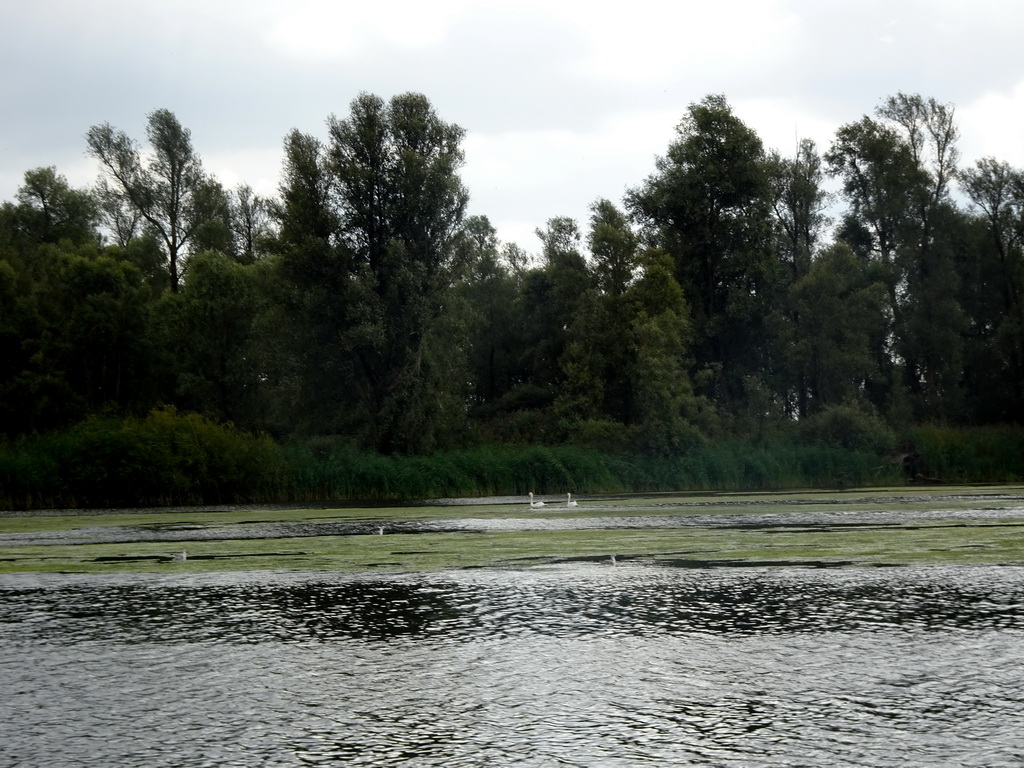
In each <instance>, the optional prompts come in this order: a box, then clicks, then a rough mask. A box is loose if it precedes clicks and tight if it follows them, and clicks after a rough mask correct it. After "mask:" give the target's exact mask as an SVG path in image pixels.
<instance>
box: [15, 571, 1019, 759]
mask: <svg viewBox="0 0 1024 768" xmlns="http://www.w3.org/2000/svg"><path fill="white" fill-rule="evenodd" d="M0 691H2V693H0V765H2V766H105V767H106V766H475V767H477V766H478V767H479V768H485V767H486V768H495V767H501V766H537V767H538V768H540V767H547V766H588V767H593V766H608V767H612V766H615V767H619V766H621V767H622V768H628V767H631V766H689V765H694V766H814V767H819V766H866V767H867V766H870V767H871V768H881V767H883V766H1013V765H1021V764H1024V569H1021V568H1015V567H955V568H953V567H929V568H913V569H910V568H889V569H831V570H820V569H814V570H809V569H760V568H756V569H743V570H693V569H673V568H662V567H641V566H632V565H618V566H612V565H598V564H591V565H573V566H558V567H549V568H538V569H534V570H525V571H522V570H521V571H491V570H488V571H468V572H467V571H462V572H451V573H445V574H429V575H402V576H388V577H381V576H339V575H323V574H288V573H271V574H227V575H222V574H217V575H188V576H185V575H182V576H157V575H150V576H118V577H101V576H66V575H65V576H44V575H37V574H20V575H9V576H2V577H0Z"/></svg>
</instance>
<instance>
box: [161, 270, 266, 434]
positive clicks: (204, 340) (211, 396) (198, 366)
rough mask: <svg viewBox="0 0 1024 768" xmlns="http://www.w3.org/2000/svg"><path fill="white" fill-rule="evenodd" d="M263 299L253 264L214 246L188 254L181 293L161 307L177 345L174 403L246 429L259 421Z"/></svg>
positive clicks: (260, 415)
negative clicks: (259, 327)
mask: <svg viewBox="0 0 1024 768" xmlns="http://www.w3.org/2000/svg"><path fill="white" fill-rule="evenodd" d="M262 300H263V294H262V291H261V287H260V281H259V276H258V274H257V267H256V266H243V265H241V264H239V263H238V262H236V261H235V260H233V259H231V258H230V257H229V256H227V255H225V254H224V253H222V252H219V251H203V252H201V253H198V254H196V255H195V256H194V257H193V259H192V264H191V267H190V268H189V272H188V275H187V276H186V278H185V283H184V285H183V287H182V290H181V292H180V293H179V294H177V295H176V296H174V297H173V298H171V297H168V298H165V300H164V307H163V308H162V309H163V315H164V322H165V323H167V324H169V325H170V326H171V328H169V329H168V333H167V336H168V337H169V338H170V339H171V340H172V342H173V343H174V346H175V347H176V353H175V358H176V362H175V366H174V367H175V371H176V374H177V376H176V378H177V400H178V405H179V406H183V407H185V408H186V409H188V410H190V411H197V412H199V413H202V414H204V415H205V416H208V417H209V418H212V419H216V420H218V421H229V422H232V423H234V424H236V425H238V426H240V427H243V428H246V429H252V428H257V427H261V426H262V425H263V423H264V419H263V414H262V412H261V409H262V405H263V398H262V392H261V385H262V374H263V371H262V370H261V368H260V355H259V353H258V352H257V350H256V349H255V344H256V338H255V337H256V321H257V318H258V317H259V316H260V314H261V312H262V311H263V306H262Z"/></svg>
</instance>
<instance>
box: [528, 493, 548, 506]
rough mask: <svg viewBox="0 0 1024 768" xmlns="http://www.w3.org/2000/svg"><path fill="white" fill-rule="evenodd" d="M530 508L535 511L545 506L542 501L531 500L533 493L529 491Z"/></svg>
mask: <svg viewBox="0 0 1024 768" xmlns="http://www.w3.org/2000/svg"><path fill="white" fill-rule="evenodd" d="M530 506H531V507H533V508H534V509H537V508H539V507H544V506H547V505H546V504H545V503H544V502H543V501H534V500H533V491H530Z"/></svg>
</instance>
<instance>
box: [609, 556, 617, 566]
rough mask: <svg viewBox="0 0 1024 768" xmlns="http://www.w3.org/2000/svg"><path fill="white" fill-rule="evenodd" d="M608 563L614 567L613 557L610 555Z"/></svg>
mask: <svg viewBox="0 0 1024 768" xmlns="http://www.w3.org/2000/svg"><path fill="white" fill-rule="evenodd" d="M608 563H609V564H610V565H615V555H612V556H611V557H609V558H608Z"/></svg>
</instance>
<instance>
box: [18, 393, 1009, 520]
mask: <svg viewBox="0 0 1024 768" xmlns="http://www.w3.org/2000/svg"><path fill="white" fill-rule="evenodd" d="M900 437H901V438H902V439H901V441H900V443H899V445H900V446H901V447H900V449H899V450H896V449H892V448H891V449H888V450H885V449H882V448H879V447H851V446H844V445H842V444H839V443H829V442H826V441H821V440H814V441H811V440H807V439H806V438H803V439H801V438H800V437H799V436H785V435H780V436H777V437H772V438H764V439H761V440H758V441H753V440H748V441H742V440H729V441H719V442H710V441H709V442H703V443H699V444H695V445H693V446H692V447H691V448H689V449H688V450H686V451H685V452H682V453H680V454H678V455H674V456H652V455H642V454H639V453H631V452H623V451H608V450H600V449H598V448H596V447H593V446H586V445H572V444H566V445H551V446H532V445H502V446H495V445H476V446H470V447H467V448H464V449H461V450H450V451H443V452H437V453H434V454H431V455H421V456H404V455H391V456H383V455H379V454H373V453H368V452H366V451H361V450H358V449H357V448H355V447H353V446H352V445H351V444H350V443H348V442H346V441H344V440H342V439H340V438H338V439H330V438H318V439H315V440H307V441H305V442H287V443H279V442H275V441H274V440H272V439H271V438H270V437H268V436H266V435H261V434H253V433H250V432H246V431H244V430H240V429H237V428H235V427H233V426H231V425H230V424H219V423H216V422H214V421H212V420H210V419H208V418H206V417H203V416H200V415H198V414H193V413H179V412H177V411H176V410H174V409H158V410H154V411H152V412H151V413H150V414H149V415H147V416H146V417H144V418H126V419H115V418H101V417H93V418H90V419H87V420H85V421H83V422H81V423H79V424H77V425H75V426H73V427H71V428H68V429H65V430H60V431H55V432H51V433H46V434H43V435H37V436H24V437H19V438H14V439H6V440H3V441H0V510H3V509H6V510H32V509H64V508H66V509H75V508H116V507H161V506H171V505H204V504H239V503H295V502H299V503H303V502H311V503H312V502H328V501H334V502H337V501H357V500H364V501H376V502H380V501H410V500H421V499H437V498H457V497H484V496H508V495H523V496H525V495H526V494H527V493H528V492H529V491H534V492H535V493H538V494H549V493H562V492H564V491H571V492H572V493H574V494H595V493H645V492H680V491H692V492H699V491H739V490H748V491H775V490H784V489H797V488H829V489H843V488H856V487H866V486H874V487H878V486H893V485H900V484H907V483H915V482H917V483H928V484H945V483H951V484H952V483H955V484H985V483H991V484H1000V483H1015V482H1019V481H1022V480H1024V431H1022V430H1020V429H1016V428H1012V427H972V428H966V427H964V428H947V427H915V428H912V429H909V430H907V431H906V432H905V433H904V434H902V435H901V436H900Z"/></svg>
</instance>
